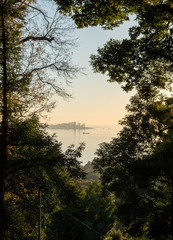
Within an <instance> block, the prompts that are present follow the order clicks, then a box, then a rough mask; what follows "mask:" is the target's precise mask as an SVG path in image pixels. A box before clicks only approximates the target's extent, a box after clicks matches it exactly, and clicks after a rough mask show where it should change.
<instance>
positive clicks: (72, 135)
mask: <svg viewBox="0 0 173 240" xmlns="http://www.w3.org/2000/svg"><path fill="white" fill-rule="evenodd" d="M48 132H49V134H53V133H55V134H56V137H57V140H58V141H59V142H61V143H62V150H63V151H65V150H66V149H67V147H68V146H70V145H71V144H74V145H75V147H77V146H78V145H79V143H81V142H84V143H85V145H86V146H85V150H84V151H83V154H82V157H81V158H80V161H81V162H82V164H83V165H85V164H86V163H87V162H88V161H92V160H93V158H94V156H95V155H94V153H95V152H96V149H98V148H99V144H100V143H102V142H110V141H111V139H112V138H113V137H116V135H117V133H118V132H119V130H118V128H117V127H95V128H92V129H85V130H73V129H69V130H66V129H48Z"/></svg>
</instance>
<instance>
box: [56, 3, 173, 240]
mask: <svg viewBox="0 0 173 240" xmlns="http://www.w3.org/2000/svg"><path fill="white" fill-rule="evenodd" d="M57 3H58V4H59V5H60V9H61V11H62V12H63V13H64V14H66V15H71V16H72V18H73V19H74V21H75V22H76V24H77V25H78V27H79V28H83V27H87V26H97V25H101V26H102V27H103V28H104V29H113V28H114V27H116V26H119V25H120V24H121V23H122V22H124V21H125V20H129V16H130V14H135V16H136V21H137V25H136V26H134V27H132V28H131V29H130V30H129V35H130V39H124V40H123V41H116V40H110V41H109V42H108V43H107V44H105V46H104V47H103V48H100V49H99V50H98V54H97V55H93V56H91V64H92V66H93V69H94V71H95V72H101V73H103V74H107V75H108V77H109V79H108V80H109V81H110V82H114V81H115V82H118V83H121V84H122V88H123V89H124V90H125V91H129V90H132V89H136V90H137V94H136V96H134V97H133V98H132V99H131V104H130V105H128V107H127V109H128V111H129V112H130V114H129V115H127V116H126V117H125V118H124V119H123V120H122V122H121V123H122V125H124V128H123V130H122V131H121V132H120V133H119V136H118V137H117V138H115V139H113V140H112V141H111V142H110V143H103V144H102V145H101V146H100V149H98V151H97V158H96V159H95V160H94V165H95V168H96V169H97V170H98V171H99V172H100V174H101V179H102V182H103V184H104V185H106V186H107V187H108V188H109V189H110V190H112V191H113V192H115V194H116V196H117V198H118V200H119V201H117V206H118V208H117V209H118V212H117V214H118V216H119V218H120V219H121V221H122V222H123V223H124V225H125V226H127V229H128V231H129V232H130V233H131V234H141V233H142V232H143V231H144V232H146V233H147V234H148V236H149V238H150V239H168V238H173V234H172V197H171V194H172V192H173V189H172V181H171V178H172V173H171V171H170V170H168V169H171V168H172V164H171V161H172V158H171V157H170V156H171V148H172V140H171V139H172V138H171V134H172V109H173V106H172V96H171V94H170V93H169V94H167V93H168V92H169V91H170V92H171V91H172V89H171V85H172V62H173V55H172V52H173V44H172V42H173V38H172V33H173V29H172V24H173V5H172V1H170V0H166V1H161V0H152V1H147V0H143V1H127V0H124V1H100V0H96V1H87V0H86V1H80V0H79V1H78V0H77V1H61V0H57ZM153 13H154V14H153ZM165 90H166V91H165ZM165 93H166V94H165ZM156 152H157V153H158V152H159V153H160V156H159V155H158V154H156ZM161 159H162V160H161ZM168 163H169V164H168ZM160 226H161V227H160ZM158 229H159V230H160V231H158Z"/></svg>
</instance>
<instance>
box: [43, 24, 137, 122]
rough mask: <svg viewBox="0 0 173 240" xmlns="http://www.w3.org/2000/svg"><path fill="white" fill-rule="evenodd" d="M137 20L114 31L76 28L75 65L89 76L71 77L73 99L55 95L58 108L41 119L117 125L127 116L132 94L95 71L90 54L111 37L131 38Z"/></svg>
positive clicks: (69, 88) (70, 88)
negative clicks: (130, 34)
mask: <svg viewBox="0 0 173 240" xmlns="http://www.w3.org/2000/svg"><path fill="white" fill-rule="evenodd" d="M132 25H134V21H133V20H131V21H129V22H126V23H125V24H124V25H122V26H121V27H119V28H117V29H115V30H113V31H105V30H102V29H100V28H99V27H97V28H87V29H81V30H77V31H76V35H77V36H78V37H79V48H78V49H77V50H76V51H75V52H74V57H73V60H74V64H78V65H79V66H80V67H82V68H85V70H84V72H85V74H86V75H79V76H78V77H76V78H75V79H73V80H72V87H68V88H67V90H68V92H70V93H72V94H73V99H69V100H68V101H65V100H63V99H60V98H59V97H57V98H56V102H57V105H56V108H55V109H54V110H53V111H52V112H51V113H49V114H47V115H48V118H47V119H46V120H45V119H44V120H42V121H44V122H47V123H48V124H56V123H62V122H71V121H76V122H80V123H86V125H98V126H99V125H114V126H117V125H118V121H119V120H120V119H122V118H123V117H124V116H125V113H126V111H125V106H126V105H127V103H128V102H129V97H130V96H131V95H132V93H130V94H127V93H125V92H123V90H122V89H121V87H120V85H118V84H117V83H109V82H107V77H106V76H105V75H104V76H103V75H101V74H95V73H93V72H92V68H91V66H90V65H89V63H88V62H89V57H90V55H91V54H95V53H96V52H97V48H98V47H102V46H103V45H104V44H105V43H106V42H107V41H108V40H110V38H114V39H123V38H127V37H128V28H129V26H132Z"/></svg>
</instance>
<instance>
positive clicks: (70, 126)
mask: <svg viewBox="0 0 173 240" xmlns="http://www.w3.org/2000/svg"><path fill="white" fill-rule="evenodd" d="M48 127H49V128H50V129H74V130H78V129H81V130H82V129H91V128H90V127H86V126H85V123H76V122H69V123H59V124H54V125H53V124H51V125H49V126H48Z"/></svg>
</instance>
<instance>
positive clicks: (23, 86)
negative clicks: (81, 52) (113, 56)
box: [0, 0, 77, 239]
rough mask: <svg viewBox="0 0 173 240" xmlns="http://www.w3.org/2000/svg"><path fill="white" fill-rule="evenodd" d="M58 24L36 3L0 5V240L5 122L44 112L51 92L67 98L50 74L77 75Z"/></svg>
mask: <svg viewBox="0 0 173 240" xmlns="http://www.w3.org/2000/svg"><path fill="white" fill-rule="evenodd" d="M62 22H63V19H62V17H60V16H58V12H57V11H56V12H55V13H54V16H53V17H51V18H50V16H48V14H47V13H46V12H45V11H44V10H42V9H41V8H40V7H39V6H38V1H32V0H26V1H23V0H17V1H16V0H10V1H6V0H3V1H1V3H0V40H1V41H0V74H1V75H0V116H1V119H2V120H1V126H0V153H1V154H0V226H1V228H0V239H2V232H3V228H4V227H3V226H4V225H5V223H4V211H3V209H4V206H3V205H4V204H3V203H4V188H5V171H6V170H7V169H6V167H7V161H8V147H9V146H8V138H9V131H10V129H9V127H10V126H9V125H10V122H11V121H13V120H14V118H19V119H21V118H26V116H28V115H31V111H32V112H33V111H34V112H38V111H39V112H40V111H43V110H45V109H47V110H49V109H50V108H51V107H52V104H50V102H49V98H50V96H51V93H52V89H53V90H54V91H55V92H56V94H58V95H60V96H63V97H69V94H68V93H67V92H66V91H65V90H64V87H63V86H62V84H57V83H56V76H57V75H58V77H59V78H60V77H64V78H65V79H66V81H67V80H68V79H69V78H70V77H72V76H74V75H75V74H76V71H77V68H76V67H74V66H72V64H71V62H70V54H69V50H70V48H71V47H72V46H73V41H72V40H71V39H70V40H68V38H66V36H65V32H66V33H67V31H69V30H70V29H71V26H70V25H67V24H66V25H63V24H62ZM36 23H37V24H38V25H36ZM59 24H60V25H61V27H60V26H59ZM62 32H63V33H64V36H65V37H64V36H63V37H62ZM48 60H49V62H48ZM46 74H47V75H48V74H49V77H48V76H47V75H46ZM55 74H56V75H55ZM38 103H39V104H40V105H41V107H40V105H38ZM38 106H39V107H38Z"/></svg>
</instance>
